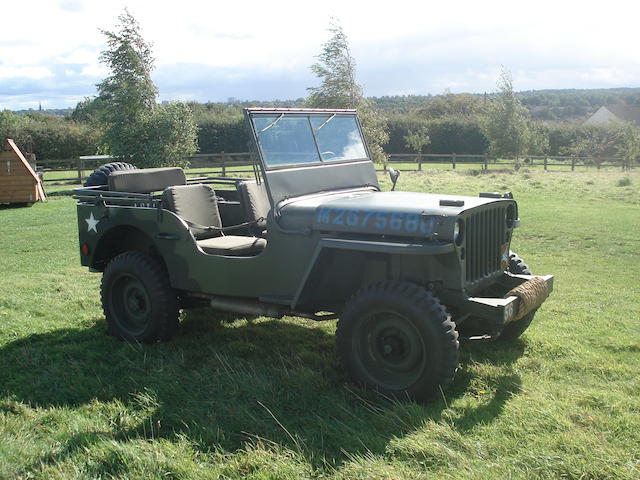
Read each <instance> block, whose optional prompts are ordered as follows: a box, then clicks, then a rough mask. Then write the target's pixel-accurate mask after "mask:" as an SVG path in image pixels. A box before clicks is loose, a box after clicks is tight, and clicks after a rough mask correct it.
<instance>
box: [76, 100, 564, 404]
mask: <svg viewBox="0 0 640 480" xmlns="http://www.w3.org/2000/svg"><path fill="white" fill-rule="evenodd" d="M245 116H246V119H247V123H248V125H249V128H250V130H251V135H252V138H253V142H254V146H255V165H254V169H253V176H252V178H251V179H241V178H226V177H200V178H186V177H185V174H184V172H183V171H182V169H180V168H159V169H157V168H156V169H136V168H135V167H133V166H131V165H129V164H124V163H118V162H116V163H111V164H108V165H105V166H103V167H101V168H99V169H98V170H96V171H95V172H94V173H93V174H92V175H91V177H90V178H89V180H88V182H87V186H85V187H84V188H79V189H76V191H75V198H76V199H77V200H78V204H77V211H78V231H79V240H80V259H81V263H82V265H84V266H87V267H89V268H90V269H91V270H92V271H97V272H102V273H103V276H102V288H101V297H102V305H103V308H104V314H105V317H106V319H107V322H108V325H109V329H110V332H111V333H112V334H113V335H115V336H117V337H119V338H121V339H124V340H127V341H137V342H158V341H164V340H168V339H170V338H171V337H172V336H173V335H174V334H175V333H176V330H177V328H178V323H179V321H178V320H179V311H180V310H181V309H185V308H192V307H200V306H208V307H211V308H213V309H216V310H221V311H229V312H237V313H240V314H244V315H260V316H268V317H274V318H281V317H283V316H285V315H288V316H298V317H305V318H310V319H314V320H332V319H336V318H338V319H339V320H338V322H337V331H336V339H337V351H338V354H339V356H340V358H341V360H342V363H343V365H344V368H345V369H346V370H347V371H348V372H349V374H350V375H351V376H352V377H353V379H354V380H355V381H357V382H358V383H360V384H361V385H363V386H365V387H367V388H371V389H375V390H378V391H380V392H382V393H384V394H387V395H392V396H407V395H408V396H409V397H411V398H414V399H416V400H418V401H424V400H427V399H429V398H430V397H432V396H433V395H434V393H436V392H439V391H440V389H443V388H445V387H446V386H447V385H448V384H449V383H450V382H451V380H452V378H453V375H454V372H455V370H456V367H457V363H458V348H459V339H460V338H470V339H474V338H484V339H497V338H499V337H502V338H515V337H517V336H519V335H520V334H521V333H522V332H524V330H525V329H526V328H527V327H528V326H529V324H530V323H531V320H532V319H533V316H534V314H535V312H536V310H537V309H538V307H539V306H540V305H541V304H542V302H543V301H544V300H545V299H546V298H547V296H548V295H549V293H550V292H551V290H552V285H553V277H552V276H551V275H546V276H535V275H532V274H531V272H530V271H529V269H528V267H527V266H526V265H525V264H524V263H523V261H522V260H521V259H520V258H519V257H518V256H517V255H515V254H513V253H512V252H511V250H510V244H511V239H512V235H513V232H514V229H515V228H516V227H517V226H518V223H519V219H518V207H517V204H516V202H515V201H514V200H513V197H512V196H511V195H510V194H505V195H501V194H496V193H490V194H481V195H480V196H479V197H466V196H460V195H440V194H427V193H412V192H401V191H387V192H383V191H381V189H380V186H379V184H378V179H377V176H376V172H375V169H374V166H373V163H372V162H371V157H370V154H369V150H368V147H367V145H366V142H365V141H364V138H363V135H362V129H361V126H360V124H359V122H358V118H357V116H356V113H355V111H353V110H315V109H260V108H252V109H246V111H245ZM396 179H397V176H396V178H394V186H395V180H396Z"/></svg>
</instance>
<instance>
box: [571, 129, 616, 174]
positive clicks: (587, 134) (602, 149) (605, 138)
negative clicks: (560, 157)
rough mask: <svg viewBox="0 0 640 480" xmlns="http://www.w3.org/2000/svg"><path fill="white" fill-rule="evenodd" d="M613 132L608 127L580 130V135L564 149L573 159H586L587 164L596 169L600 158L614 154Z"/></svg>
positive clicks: (600, 160) (600, 161)
mask: <svg viewBox="0 0 640 480" xmlns="http://www.w3.org/2000/svg"><path fill="white" fill-rule="evenodd" d="M615 140H616V139H615V131H614V129H613V128H612V127H609V126H599V125H598V126H586V127H583V128H581V129H580V134H579V135H578V136H576V138H574V139H573V140H572V141H571V144H570V145H569V147H567V148H566V149H565V153H568V154H569V155H571V156H574V157H584V158H587V159H588V160H587V161H588V162H589V163H591V164H594V165H597V166H598V167H599V166H600V164H601V163H602V158H603V157H605V156H608V155H612V154H614V153H615V150H616V146H615Z"/></svg>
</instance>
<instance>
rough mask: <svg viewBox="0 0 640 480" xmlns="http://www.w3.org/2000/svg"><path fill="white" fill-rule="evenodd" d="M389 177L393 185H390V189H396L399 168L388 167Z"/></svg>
mask: <svg viewBox="0 0 640 480" xmlns="http://www.w3.org/2000/svg"><path fill="white" fill-rule="evenodd" d="M389 178H390V179H391V183H392V184H393V186H392V187H391V191H394V190H395V189H396V182H397V181H398V178H400V170H396V169H395V168H391V167H389Z"/></svg>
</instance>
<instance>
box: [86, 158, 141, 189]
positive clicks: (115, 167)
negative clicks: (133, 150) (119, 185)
mask: <svg viewBox="0 0 640 480" xmlns="http://www.w3.org/2000/svg"><path fill="white" fill-rule="evenodd" d="M137 169H138V167H136V166H135V165H131V164H130V163H124V162H112V163H107V164H105V165H102V166H100V167H98V168H96V169H95V170H94V171H93V173H92V174H91V175H89V176H88V177H87V181H86V182H84V186H85V187H100V186H103V185H109V175H111V172H117V171H120V170H137Z"/></svg>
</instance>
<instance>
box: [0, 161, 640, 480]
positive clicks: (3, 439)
mask: <svg viewBox="0 0 640 480" xmlns="http://www.w3.org/2000/svg"><path fill="white" fill-rule="evenodd" d="M523 170H524V169H522V170H520V172H518V173H503V172H492V171H489V172H487V173H483V174H474V173H473V172H464V173H461V172H451V171H426V172H422V173H410V172H403V174H402V177H401V178H400V180H399V183H398V188H399V189H401V190H416V191H430V192H442V193H454V192H457V193H461V194H463V193H464V194H472V195H476V194H477V193H478V192H479V191H504V190H512V191H513V192H514V194H515V196H516V198H517V199H518V201H519V206H520V215H521V218H522V226H521V227H520V229H519V230H518V231H516V236H515V240H514V248H515V249H516V250H517V251H518V253H519V254H521V255H522V256H523V257H524V258H525V260H526V261H527V262H528V263H529V264H530V265H531V266H532V268H533V269H534V270H535V271H536V272H539V273H554V274H555V275H556V283H555V288H556V290H555V291H554V293H553V294H552V296H551V297H550V298H549V300H548V301H547V302H546V303H545V304H544V306H543V307H542V308H541V309H540V311H539V313H538V314H537V316H536V320H535V321H534V324H533V325H532V327H531V328H530V329H529V330H528V331H527V333H525V335H524V336H523V337H522V338H521V339H520V340H518V341H515V342H513V343H511V344H507V345H503V344H497V343H478V344H465V345H463V346H462V348H461V357H462V358H461V364H460V369H459V371H458V373H457V375H456V379H455V381H454V383H453V385H452V387H451V388H450V389H449V390H448V391H447V392H445V396H444V397H443V398H441V399H439V400H436V401H435V402H433V403H431V404H429V405H424V406H423V405H416V404H414V403H410V402H396V401H390V400H387V399H384V398H380V397H378V396H377V395H376V394H374V393H372V392H366V391H363V390H361V389H359V388H357V387H354V386H353V385H351V384H350V383H349V382H348V380H347V378H346V376H345V374H344V372H343V371H342V369H341V368H340V366H339V364H338V361H337V359H336V354H335V350H334V344H333V333H334V330H335V322H326V323H321V324H318V323H315V322H311V321H306V320H303V319H297V318H286V319H284V320H283V321H275V320H270V319H265V318H260V319H256V320H246V319H243V318H233V317H231V316H228V315H220V314H216V313H215V312H213V311H207V310H202V311H191V312H188V313H186V314H184V317H183V319H182V324H181V329H180V332H179V335H178V336H177V337H176V338H175V339H174V340H173V341H171V342H168V343H166V344H157V345H150V346H138V345H129V344H125V343H121V342H118V341H116V340H114V339H113V338H111V337H109V336H107V335H106V334H105V330H106V325H105V321H104V318H103V316H102V313H101V309H100V306H99V300H98V296H99V280H100V278H99V275H96V274H91V273H88V272H87V271H86V270H85V269H83V268H81V267H80V266H79V260H78V253H77V238H76V235H77V232H76V219H75V206H74V201H73V200H72V199H70V198H69V197H68V196H65V195H62V194H64V193H67V190H65V189H64V188H62V189H59V190H58V191H57V192H56V191H52V192H50V193H51V195H50V201H49V202H48V203H46V204H37V205H34V206H33V207H31V208H18V209H14V208H8V209H2V210H0V251H1V252H2V253H1V254H0V478H1V479H5V478H7V479H12V478H41V479H50V478H52V479H56V478H65V479H67V478H74V479H76V478H78V479H80V478H179V479H185V478H193V479H203V478H204V479H207V478H225V479H227V478H232V479H234V478H238V479H240V478H253V479H298V478H323V479H324V478H336V479H341V478H350V479H351V478H380V479H401V478H474V479H475V478H477V479H492V478H514V479H518V478H522V479H529V478H543V479H556V478H575V479H603V478H612V479H613V478H622V479H637V478H639V477H640V435H638V432H639V431H640V379H639V376H638V372H640V322H639V320H638V318H639V316H640V299H639V292H640V288H639V287H640V281H639V280H638V279H639V278H640V241H639V239H640V236H639V232H640V193H639V191H638V188H637V186H638V185H639V184H640V172H633V171H632V172H625V173H624V174H623V173H621V172H615V171H602V172H596V171H591V172H573V173H572V172H564V173H563V172H553V173H544V172H542V171H540V170H532V171H529V172H527V171H523ZM622 178H627V179H628V180H623V181H621V179H622ZM383 183H384V186H385V188H388V182H387V181H386V179H383ZM56 193H57V195H56Z"/></svg>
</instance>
